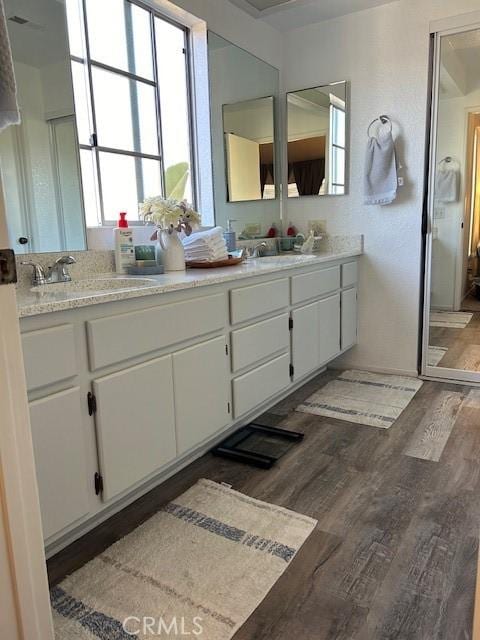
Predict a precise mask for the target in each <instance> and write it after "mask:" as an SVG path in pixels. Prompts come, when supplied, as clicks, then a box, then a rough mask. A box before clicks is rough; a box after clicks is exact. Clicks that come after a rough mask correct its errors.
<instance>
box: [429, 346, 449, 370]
mask: <svg viewBox="0 0 480 640" xmlns="http://www.w3.org/2000/svg"><path fill="white" fill-rule="evenodd" d="M447 351H448V348H447V347H433V346H429V347H428V353H427V365H428V366H429V367H436V366H437V364H438V363H439V362H440V360H441V359H442V358H443V356H444V355H445V354H446V353H447Z"/></svg>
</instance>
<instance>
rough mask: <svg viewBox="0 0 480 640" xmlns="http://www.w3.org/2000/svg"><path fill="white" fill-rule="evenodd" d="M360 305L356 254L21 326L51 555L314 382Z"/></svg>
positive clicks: (351, 332) (351, 329) (342, 345)
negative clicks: (307, 382)
mask: <svg viewBox="0 0 480 640" xmlns="http://www.w3.org/2000/svg"><path fill="white" fill-rule="evenodd" d="M226 273H228V270H227V272H226ZM188 275H189V274H187V276H188ZM186 279H188V278H186ZM356 306H357V261H356V258H355V257H354V258H350V259H346V260H341V259H338V260H333V261H331V262H326V263H325V264H324V263H320V264H314V265H311V266H305V265H302V266H300V267H292V266H290V267H288V268H278V270H276V271H274V272H270V273H261V272H260V273H257V274H255V275H252V276H248V277H243V278H241V279H240V280H238V281H237V280H231V279H230V280H227V281H225V282H221V283H214V284H212V285H209V286H203V287H195V288H194V290H191V289H190V288H185V289H180V290H173V291H171V292H168V293H165V294H163V293H162V294H154V295H144V296H142V297H138V298H133V299H124V300H113V301H112V302H103V303H102V304H93V305H90V306H88V305H87V306H85V307H82V308H69V309H65V310H62V311H59V312H57V313H51V314H49V313H47V314H43V315H38V316H32V317H27V318H23V319H22V320H21V328H22V338H23V347H24V353H25V367H26V375H27V383H28V390H29V396H30V397H29V399H30V411H31V424H32V435H33V442H34V450H35V460H36V465H37V475H38V484H39V492H40V501H41V509H42V519H43V528H44V536H45V542H46V546H47V554H50V553H53V552H55V551H57V550H58V549H59V548H61V547H62V546H65V545H66V544H68V543H70V542H72V541H73V540H74V539H75V538H78V537H79V536H80V535H82V534H83V533H85V532H86V531H88V529H90V528H92V527H93V526H95V525H96V524H98V523H99V522H101V521H102V520H103V519H105V518H106V517H108V516H109V515H111V514H112V513H115V512H116V511H118V510H120V509H121V508H122V507H123V506H125V505H126V504H128V502H131V501H132V500H134V499H135V498H136V497H139V496H140V495H142V493H145V492H146V491H147V490H149V489H150V488H152V487H153V486H155V485H156V484H158V483H159V482H161V481H162V480H163V479H165V478H166V477H168V476H169V475H171V474H172V473H174V472H175V471H177V470H179V469H180V468H181V467H182V466H185V465H186V464H188V463H189V462H191V461H192V460H194V459H195V458H196V457H198V456H199V455H201V454H202V453H203V452H205V451H207V450H208V449H209V448H211V447H212V446H213V444H214V443H215V442H218V441H219V440H221V439H222V438H223V437H225V436H226V435H227V433H228V432H229V431H231V430H233V429H235V428H237V427H238V426H241V425H242V424H245V423H246V422H248V421H249V420H251V419H254V418H255V417H256V416H258V415H260V414H261V413H263V412H264V411H266V410H267V409H268V408H269V407H271V406H272V405H273V404H275V403H276V402H277V401H279V400H280V399H282V398H283V397H285V395H287V394H288V393H290V392H291V391H293V390H294V389H295V388H296V387H298V386H300V385H301V384H303V383H304V382H306V381H307V380H308V379H309V378H311V377H312V376H314V375H316V374H318V373H319V372H320V371H321V370H322V367H325V366H326V365H327V364H328V363H329V362H330V361H332V360H333V359H334V358H335V357H337V356H338V355H339V354H340V353H343V352H344V351H345V350H346V349H348V348H350V347H351V346H352V345H353V344H355V342H356V339H357V329H356V327H357V311H356Z"/></svg>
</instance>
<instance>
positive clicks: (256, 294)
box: [230, 278, 288, 324]
mask: <svg viewBox="0 0 480 640" xmlns="http://www.w3.org/2000/svg"><path fill="white" fill-rule="evenodd" d="M287 306H288V278H282V279H280V280H272V281H271V282H264V283H262V284H255V285H252V286H250V287H242V288H241V289H232V291H230V314H231V320H232V324H238V323H239V322H245V321H246V320H250V319H252V318H258V317H260V316H264V315H266V314H267V313H272V312H273V311H277V310H278V309H284V308H285V307H287Z"/></svg>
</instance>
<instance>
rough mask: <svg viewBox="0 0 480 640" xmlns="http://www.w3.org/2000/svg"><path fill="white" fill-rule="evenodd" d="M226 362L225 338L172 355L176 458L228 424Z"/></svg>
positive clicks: (228, 397) (228, 394)
mask: <svg viewBox="0 0 480 640" xmlns="http://www.w3.org/2000/svg"><path fill="white" fill-rule="evenodd" d="M228 363H229V360H228V348H227V339H226V337H225V336H224V335H222V336H219V337H218V338H214V339H213V340H209V341H208V342H202V343H200V344H198V345H195V346H193V347H189V348H188V349H183V350H182V351H177V352H176V353H174V354H173V380H174V390H175V418H176V433H177V454H178V455H181V454H183V453H185V452H186V451H188V450H189V449H192V448H193V447H195V446H196V445H198V444H200V443H202V442H203V441H205V440H206V439H207V438H209V437H211V436H213V435H215V434H216V433H218V432H219V431H221V430H222V429H223V428H224V427H225V426H226V425H227V424H228V423H229V422H230V420H231V415H230V413H231V400H230V389H229V379H228V375H229V371H228Z"/></svg>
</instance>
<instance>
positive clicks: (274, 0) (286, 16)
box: [230, 0, 396, 31]
mask: <svg viewBox="0 0 480 640" xmlns="http://www.w3.org/2000/svg"><path fill="white" fill-rule="evenodd" d="M395 1H396V0H230V2H231V3H232V4H234V5H236V6H237V7H240V9H243V10H244V11H246V12H247V13H249V14H250V15H251V16H253V17H254V18H257V19H259V20H264V21H265V22H268V24H270V25H271V26H272V27H275V28H276V29H279V30H280V31H289V30H290V29H296V28H298V27H304V26H306V25H308V24H312V23H315V22H323V21H324V20H331V19H332V18H338V17H339V16H344V15H347V14H349V13H355V12H357V11H364V10H365V9H372V8H373V7H378V6H380V5H382V4H389V3H390V2H395Z"/></svg>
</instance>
